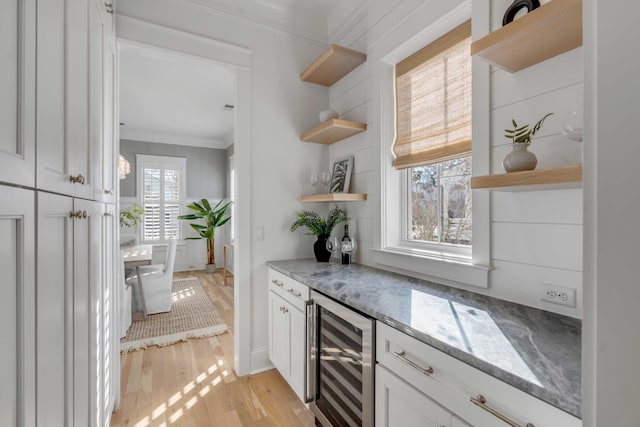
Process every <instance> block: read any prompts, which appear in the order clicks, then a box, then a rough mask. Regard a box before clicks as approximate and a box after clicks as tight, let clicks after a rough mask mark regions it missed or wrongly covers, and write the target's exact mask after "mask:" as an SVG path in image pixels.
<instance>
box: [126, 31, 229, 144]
mask: <svg viewBox="0 0 640 427" xmlns="http://www.w3.org/2000/svg"><path fill="white" fill-rule="evenodd" d="M234 103H235V77H234V74H233V71H232V69H231V68H230V67H228V66H225V65H222V64H216V63H214V62H211V61H207V60H203V59H199V58H196V57H190V56H186V55H181V54H177V53H172V52H169V51H164V50H159V49H154V48H149V47H143V46H139V45H135V44H129V43H125V42H121V43H120V122H121V123H123V124H124V125H121V126H120V138H121V139H132V140H138V141H150V142H159V143H169V144H178V145H191V146H197V147H210V148H226V147H227V146H229V145H230V144H231V143H232V141H233V120H234V113H233V111H226V110H224V109H223V107H224V105H225V104H230V105H234Z"/></svg>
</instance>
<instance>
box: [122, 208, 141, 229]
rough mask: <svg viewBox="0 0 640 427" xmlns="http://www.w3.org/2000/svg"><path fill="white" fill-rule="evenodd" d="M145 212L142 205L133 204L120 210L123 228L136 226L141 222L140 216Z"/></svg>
mask: <svg viewBox="0 0 640 427" xmlns="http://www.w3.org/2000/svg"><path fill="white" fill-rule="evenodd" d="M143 213H144V209H142V207H141V206H138V205H133V206H129V207H128V208H127V209H123V210H121V211H120V227H121V228H136V227H137V226H138V223H139V222H140V217H141V216H142V214H143Z"/></svg>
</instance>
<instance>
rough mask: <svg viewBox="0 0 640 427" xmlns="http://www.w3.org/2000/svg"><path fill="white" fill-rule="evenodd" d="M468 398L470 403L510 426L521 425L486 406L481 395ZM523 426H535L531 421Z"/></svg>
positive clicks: (519, 426)
mask: <svg viewBox="0 0 640 427" xmlns="http://www.w3.org/2000/svg"><path fill="white" fill-rule="evenodd" d="M470 399H471V403H473V404H474V405H476V406H479V407H481V408H482V409H484V410H485V411H487V412H488V413H490V414H491V415H493V416H494V417H496V418H498V419H499V420H500V421H502V422H504V423H506V424H508V425H510V426H511V427H522V426H521V425H520V424H518V423H516V422H515V421H512V420H511V419H509V418H507V417H506V416H505V415H502V414H501V413H500V412H498V411H496V410H495V409H493V408H492V407H490V406H487V399H485V397H484V396H483V395H481V394H479V395H478V397H471V398H470ZM525 427H535V426H534V425H533V424H531V423H527V424H526V426H525Z"/></svg>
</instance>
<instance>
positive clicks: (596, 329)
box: [582, 0, 640, 427]
mask: <svg viewBox="0 0 640 427" xmlns="http://www.w3.org/2000/svg"><path fill="white" fill-rule="evenodd" d="M583 7H584V11H585V15H584V16H585V22H584V24H585V28H584V29H585V46H584V47H585V99H586V101H587V105H588V106H589V108H588V109H587V111H586V117H587V120H585V123H587V128H586V137H587V138H586V139H585V141H586V143H585V148H586V150H585V174H584V175H585V204H584V210H585V233H584V236H585V247H584V250H585V252H584V254H585V255H584V256H585V263H584V264H585V315H584V322H583V352H582V354H583V389H584V398H583V405H582V407H583V408H584V411H583V419H584V426H585V427H596V426H608V425H616V426H637V425H639V421H638V420H639V419H640V407H639V406H638V403H637V402H638V400H640V369H638V360H640V328H638V313H637V312H638V301H640V279H639V278H638V241H640V227H638V224H637V221H638V217H639V213H640V197H639V196H638V178H637V173H638V166H637V160H638V158H640V144H638V124H637V122H638V105H639V104H640V85H639V84H638V81H637V80H638V75H640V51H639V50H638V40H640V27H638V25H637V22H636V21H637V18H638V16H640V5H639V4H638V3H637V2H628V1H624V0H585V1H584V3H583Z"/></svg>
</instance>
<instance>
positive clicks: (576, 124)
mask: <svg viewBox="0 0 640 427" xmlns="http://www.w3.org/2000/svg"><path fill="white" fill-rule="evenodd" d="M578 110H579V109H578V108H576V109H575V110H569V111H567V113H566V115H565V118H564V122H563V124H562V129H561V132H562V135H563V136H564V137H565V138H567V139H570V140H571V141H576V142H582V128H583V126H582V112H581V111H578Z"/></svg>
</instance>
